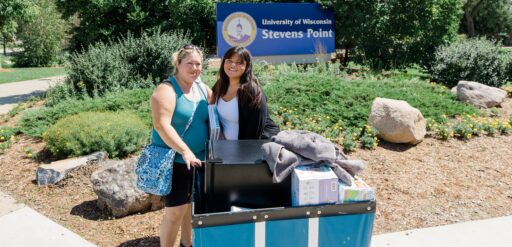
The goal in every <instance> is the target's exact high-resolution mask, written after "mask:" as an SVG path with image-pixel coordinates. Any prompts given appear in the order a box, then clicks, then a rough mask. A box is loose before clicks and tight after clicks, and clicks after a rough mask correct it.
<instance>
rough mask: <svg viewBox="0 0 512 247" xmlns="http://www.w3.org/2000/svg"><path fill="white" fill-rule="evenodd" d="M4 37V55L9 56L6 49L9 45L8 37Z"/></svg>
mask: <svg viewBox="0 0 512 247" xmlns="http://www.w3.org/2000/svg"><path fill="white" fill-rule="evenodd" d="M2 37H3V36H2ZM3 38H4V56H7V51H6V50H5V46H6V45H7V39H6V38H5V37H3ZM0 66H2V65H1V64H0Z"/></svg>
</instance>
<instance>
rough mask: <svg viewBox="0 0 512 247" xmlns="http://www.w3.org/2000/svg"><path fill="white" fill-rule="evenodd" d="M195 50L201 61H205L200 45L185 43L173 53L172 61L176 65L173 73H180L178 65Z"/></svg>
mask: <svg viewBox="0 0 512 247" xmlns="http://www.w3.org/2000/svg"><path fill="white" fill-rule="evenodd" d="M193 52H196V53H197V54H198V55H199V57H200V58H201V61H203V52H202V51H201V49H199V47H197V46H195V45H184V46H183V47H181V48H180V49H179V50H178V51H177V52H175V53H173V54H172V57H171V62H172V65H173V67H174V68H173V71H172V74H173V75H176V74H178V68H177V65H178V64H180V63H181V61H183V59H185V58H186V57H187V56H188V55H190V54H192V53H193Z"/></svg>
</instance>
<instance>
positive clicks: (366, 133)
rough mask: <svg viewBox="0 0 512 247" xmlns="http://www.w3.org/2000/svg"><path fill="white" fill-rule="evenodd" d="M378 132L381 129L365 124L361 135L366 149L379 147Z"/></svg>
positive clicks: (362, 144) (361, 140) (360, 138)
mask: <svg viewBox="0 0 512 247" xmlns="http://www.w3.org/2000/svg"><path fill="white" fill-rule="evenodd" d="M378 134H379V131H378V130H377V129H375V128H374V127H372V126H369V125H365V126H364V127H363V128H361V136H360V137H359V141H360V142H361V147H363V148H366V149H374V148H375V147H377V145H379V139H378V138H377V135H378Z"/></svg>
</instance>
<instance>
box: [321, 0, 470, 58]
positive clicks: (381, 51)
mask: <svg viewBox="0 0 512 247" xmlns="http://www.w3.org/2000/svg"><path fill="white" fill-rule="evenodd" d="M317 2H318V3H320V4H322V5H324V6H326V7H332V8H333V9H334V11H335V19H336V21H335V23H336V40H337V44H338V45H340V46H341V47H343V48H345V49H347V50H348V51H353V54H355V55H356V58H357V59H358V60H359V61H360V62H364V63H368V64H369V65H371V66H372V67H374V68H389V67H401V66H406V65H409V64H414V63H416V64H420V65H424V66H428V64H429V62H430V61H431V60H432V58H433V57H432V54H433V51H434V50H435V49H436V47H438V46H440V45H443V44H446V43H449V42H451V41H452V40H453V39H454V38H455V36H456V34H457V27H458V23H459V20H460V18H461V16H462V2H461V0H408V1H403V0H387V1H374V0H360V1H353V0H318V1H317Z"/></svg>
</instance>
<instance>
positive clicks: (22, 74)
mask: <svg viewBox="0 0 512 247" xmlns="http://www.w3.org/2000/svg"><path fill="white" fill-rule="evenodd" d="M65 74H66V71H65V70H64V68H3V71H0V84H2V83H8V82H16V81H26V80H32V79H38V78H45V77H50V76H58V75H65Z"/></svg>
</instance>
